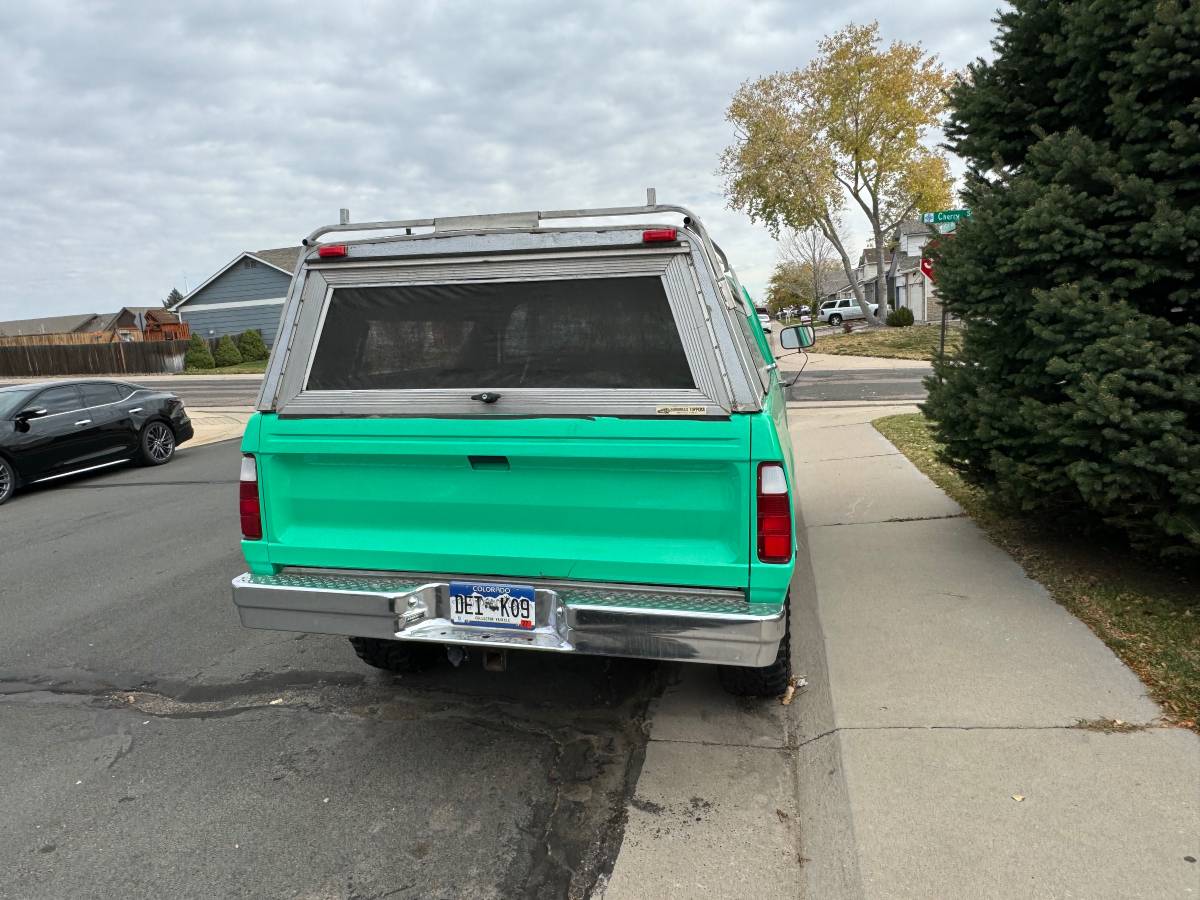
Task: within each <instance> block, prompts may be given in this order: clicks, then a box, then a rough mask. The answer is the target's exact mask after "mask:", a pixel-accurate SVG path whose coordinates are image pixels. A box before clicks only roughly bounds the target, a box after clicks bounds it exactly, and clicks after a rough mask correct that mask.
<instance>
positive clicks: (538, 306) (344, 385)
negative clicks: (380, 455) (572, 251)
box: [305, 276, 696, 391]
mask: <svg viewBox="0 0 1200 900" xmlns="http://www.w3.org/2000/svg"><path fill="white" fill-rule="evenodd" d="M305 387H306V389H307V390H310V391H345V390H422V389H425V390H428V389H461V388H481V389H482V388H496V389H503V388H551V389H552V388H583V389H587V388H608V389H614V388H615V389H644V388H667V389H689V388H695V387H696V382H695V379H694V377H693V375H692V372H691V370H690V368H689V365H688V361H687V358H686V356H685V353H684V349H683V345H682V341H681V339H680V335H679V329H678V327H677V326H676V324H675V319H674V316H673V315H672V312H671V308H670V306H669V304H668V301H667V296H666V293H665V291H664V289H663V284H662V279H661V278H659V277H649V276H646V277H641V276H637V277H607V278H565V279H546V280H529V281H487V282H466V283H454V284H415V285H395V286H376V287H357V286H346V287H336V288H334V289H333V290H332V293H331V295H330V298H329V300H328V306H327V308H326V310H325V317H324V321H323V324H322V326H321V330H320V334H319V337H318V339H317V346H316V351H315V353H314V355H313V360H312V366H311V369H310V370H309V374H308V378H307V383H306V385H305Z"/></svg>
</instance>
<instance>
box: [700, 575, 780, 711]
mask: <svg viewBox="0 0 1200 900" xmlns="http://www.w3.org/2000/svg"><path fill="white" fill-rule="evenodd" d="M783 610H784V613H783V614H784V622H785V623H786V625H787V627H786V628H785V629H784V632H783V640H781V641H780V642H779V651H778V652H777V653H776V654H775V661H774V662H773V663H771V664H770V665H769V666H762V667H761V668H754V667H750V666H721V667H720V669H719V670H718V677H719V678H720V680H721V687H723V688H725V690H727V691H728V692H729V693H731V694H736V695H737V696H739V697H778V696H779V695H780V694H782V693H783V692H784V691H786V690H787V686H788V682H789V681H791V679H792V623H791V618H792V616H791V613H792V604H791V599H790V598H789V599H788V600H787V601H786V602H785V603H784V607H783Z"/></svg>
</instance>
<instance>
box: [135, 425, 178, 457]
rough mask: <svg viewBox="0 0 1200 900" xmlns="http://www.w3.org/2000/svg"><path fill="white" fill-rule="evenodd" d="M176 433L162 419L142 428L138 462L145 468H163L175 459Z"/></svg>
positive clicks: (139, 439) (139, 438) (139, 437)
mask: <svg viewBox="0 0 1200 900" xmlns="http://www.w3.org/2000/svg"><path fill="white" fill-rule="evenodd" d="M175 448H176V444H175V431H174V429H172V428H171V426H170V425H168V424H167V423H166V422H164V421H163V420H162V419H155V420H154V421H152V422H147V423H146V424H145V425H144V426H142V433H141V434H139V435H138V457H137V458H138V462H139V463H141V464H142V465H143V466H161V465H165V464H166V463H169V462H170V461H171V460H172V459H174V457H175Z"/></svg>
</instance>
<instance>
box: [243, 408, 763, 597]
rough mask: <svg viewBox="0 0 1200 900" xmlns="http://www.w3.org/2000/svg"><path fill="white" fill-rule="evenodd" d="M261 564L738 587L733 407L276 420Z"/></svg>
mask: <svg viewBox="0 0 1200 900" xmlns="http://www.w3.org/2000/svg"><path fill="white" fill-rule="evenodd" d="M243 446H244V449H246V450H247V451H248V452H253V453H255V455H256V456H257V457H258V461H259V462H258V471H259V480H260V490H261V493H262V499H263V519H264V522H265V529H266V532H265V536H266V541H267V545H268V546H267V558H268V559H269V561H270V563H271V564H272V565H277V566H279V565H282V566H312V567H321V568H346V569H378V570H388V571H407V572H430V573H447V574H463V575H476V576H482V575H502V576H512V577H522V576H523V577H529V578H538V577H543V578H570V579H579V580H584V581H618V582H629V583H642V584H670V585H688V586H707V587H729V588H744V587H746V584H747V579H748V574H749V550H750V543H751V541H750V533H751V522H750V515H751V509H752V503H753V480H752V477H751V473H750V458H751V453H750V429H749V423H748V422H747V420H746V417H740V416H732V417H729V418H726V419H707V420H689V419H678V418H672V419H666V418H658V419H649V418H647V419H635V418H603V417H601V418H521V419H500V418H495V419H486V420H478V419H454V418H445V419H434V418H280V417H277V416H275V415H273V414H266V415H263V416H261V418H260V422H259V428H258V429H257V430H256V431H248V432H247V438H246V443H245V444H244V445H243Z"/></svg>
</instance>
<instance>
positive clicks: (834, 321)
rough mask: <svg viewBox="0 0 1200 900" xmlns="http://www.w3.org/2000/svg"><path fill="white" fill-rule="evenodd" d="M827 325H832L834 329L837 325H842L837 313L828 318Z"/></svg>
mask: <svg viewBox="0 0 1200 900" xmlns="http://www.w3.org/2000/svg"><path fill="white" fill-rule="evenodd" d="M829 324H830V325H832V326H833V327H834V328H837V327H838V326H839V325H841V324H842V317H841V316H839V315H838V314H837V313H834V314H833V315H832V316H830V317H829Z"/></svg>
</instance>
